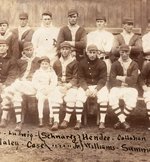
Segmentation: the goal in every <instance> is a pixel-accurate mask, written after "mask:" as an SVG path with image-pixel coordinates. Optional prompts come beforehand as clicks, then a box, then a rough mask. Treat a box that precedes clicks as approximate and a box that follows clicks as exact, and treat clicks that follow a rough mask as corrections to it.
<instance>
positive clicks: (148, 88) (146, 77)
mask: <svg viewBox="0 0 150 162" xmlns="http://www.w3.org/2000/svg"><path fill="white" fill-rule="evenodd" d="M139 81H140V85H141V86H142V89H143V91H144V93H143V97H144V101H145V103H146V109H147V114H148V119H149V124H148V130H150V62H147V64H145V65H144V66H143V68H142V70H141V74H140V76H139Z"/></svg>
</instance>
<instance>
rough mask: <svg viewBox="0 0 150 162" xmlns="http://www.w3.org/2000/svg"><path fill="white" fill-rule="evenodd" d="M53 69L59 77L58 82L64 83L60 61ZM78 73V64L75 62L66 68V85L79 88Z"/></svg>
mask: <svg viewBox="0 0 150 162" xmlns="http://www.w3.org/2000/svg"><path fill="white" fill-rule="evenodd" d="M53 68H54V70H55V72H56V74H57V76H58V81H59V82H62V65H61V62H60V60H59V59H58V60H56V61H55V62H54V65H53ZM77 72H78V62H77V61H76V60H73V61H72V62H71V63H69V64H68V65H67V67H66V83H71V84H72V86H77Z"/></svg>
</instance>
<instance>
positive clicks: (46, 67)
mask: <svg viewBox="0 0 150 162" xmlns="http://www.w3.org/2000/svg"><path fill="white" fill-rule="evenodd" d="M40 67H41V68H42V69H43V70H47V69H48V68H49V67H50V64H49V62H47V61H45V60H43V61H42V62H41V64H40Z"/></svg>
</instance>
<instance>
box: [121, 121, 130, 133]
mask: <svg viewBox="0 0 150 162" xmlns="http://www.w3.org/2000/svg"><path fill="white" fill-rule="evenodd" d="M122 125H123V127H124V129H125V130H126V131H129V130H130V128H131V127H130V125H129V123H127V122H126V121H125V122H123V123H122Z"/></svg>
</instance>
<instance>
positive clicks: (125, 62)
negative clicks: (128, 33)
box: [109, 45, 138, 131]
mask: <svg viewBox="0 0 150 162" xmlns="http://www.w3.org/2000/svg"><path fill="white" fill-rule="evenodd" d="M119 53H120V58H119V59H118V61H116V62H114V63H113V64H112V67H111V72H110V83H111V86H112V88H111V90H110V94H109V97H110V98H109V104H110V106H111V107H112V109H113V111H114V112H115V114H116V115H117V116H118V119H119V122H117V123H116V124H115V125H114V128H116V129H118V128H121V127H122V126H123V128H124V129H125V130H126V131H128V130H129V129H130V125H129V123H127V122H126V117H127V116H128V115H129V114H130V113H131V111H132V110H133V108H134V107H135V106H136V102H137V97H138V91H137V90H136V88H135V87H136V84H137V78H138V65H137V63H136V62H135V61H133V60H132V59H131V58H130V57H129V55H130V47H129V46H128V45H121V46H120V48H119ZM119 99H123V100H124V102H125V108H124V110H123V112H122V111H121V108H120V107H119Z"/></svg>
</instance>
